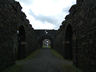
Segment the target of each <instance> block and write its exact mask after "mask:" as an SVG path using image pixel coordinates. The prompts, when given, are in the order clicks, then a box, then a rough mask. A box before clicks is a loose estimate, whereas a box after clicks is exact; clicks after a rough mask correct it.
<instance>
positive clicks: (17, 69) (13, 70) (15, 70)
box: [3, 49, 40, 72]
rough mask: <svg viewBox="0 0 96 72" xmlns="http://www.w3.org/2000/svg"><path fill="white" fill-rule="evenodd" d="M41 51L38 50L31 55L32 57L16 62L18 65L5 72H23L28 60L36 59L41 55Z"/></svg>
mask: <svg viewBox="0 0 96 72" xmlns="http://www.w3.org/2000/svg"><path fill="white" fill-rule="evenodd" d="M39 51H40V50H39V49H38V50H36V51H34V52H33V53H32V54H30V56H28V57H26V58H25V59H23V60H18V61H16V64H14V65H13V66H10V67H8V68H7V69H5V70H4V71H3V72H21V70H22V67H23V64H24V63H25V62H26V61H27V60H29V59H32V58H34V57H35V56H36V55H37V54H38V53H39Z"/></svg>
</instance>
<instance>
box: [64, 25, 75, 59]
mask: <svg viewBox="0 0 96 72" xmlns="http://www.w3.org/2000/svg"><path fill="white" fill-rule="evenodd" d="M72 36H73V32H72V27H71V25H70V24H69V25H68V26H67V28H66V31H65V38H64V39H65V43H64V57H65V59H69V60H72Z"/></svg>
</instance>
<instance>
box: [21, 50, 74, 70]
mask: <svg viewBox="0 0 96 72" xmlns="http://www.w3.org/2000/svg"><path fill="white" fill-rule="evenodd" d="M63 65H72V62H69V61H66V60H64V59H59V58H57V57H56V56H54V54H53V53H52V51H51V49H47V48H46V49H41V50H40V53H38V54H37V55H36V57H35V58H33V59H29V60H27V61H26V62H25V63H24V65H23V67H22V70H21V72H65V71H66V72H73V71H70V70H69V68H70V66H69V68H68V69H66V68H65V70H64V68H63ZM71 69H72V68H71Z"/></svg>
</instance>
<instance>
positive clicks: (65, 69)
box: [51, 49, 81, 72]
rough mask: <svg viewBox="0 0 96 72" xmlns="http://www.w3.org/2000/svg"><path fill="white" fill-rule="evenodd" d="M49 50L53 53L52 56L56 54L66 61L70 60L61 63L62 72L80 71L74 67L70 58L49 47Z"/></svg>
mask: <svg viewBox="0 0 96 72" xmlns="http://www.w3.org/2000/svg"><path fill="white" fill-rule="evenodd" d="M51 52H52V53H53V54H54V56H56V57H57V58H59V59H63V60H64V61H66V62H70V63H69V64H62V65H61V66H62V70H63V72H81V71H80V70H79V69H78V68H76V67H75V66H74V65H73V63H72V61H70V60H66V59H64V57H63V56H61V55H60V54H59V53H58V52H56V51H55V50H53V49H51Z"/></svg>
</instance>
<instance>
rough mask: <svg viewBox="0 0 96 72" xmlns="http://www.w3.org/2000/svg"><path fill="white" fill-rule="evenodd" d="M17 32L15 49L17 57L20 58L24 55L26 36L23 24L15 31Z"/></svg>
mask: <svg viewBox="0 0 96 72" xmlns="http://www.w3.org/2000/svg"><path fill="white" fill-rule="evenodd" d="M17 34H18V49H17V59H22V58H24V57H25V55H26V54H25V53H26V52H25V51H26V50H25V48H26V36H25V29H24V26H23V25H21V26H20V27H19V29H18V31H17Z"/></svg>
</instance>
